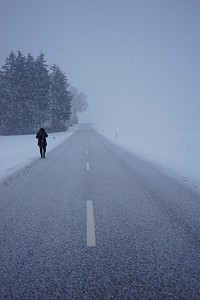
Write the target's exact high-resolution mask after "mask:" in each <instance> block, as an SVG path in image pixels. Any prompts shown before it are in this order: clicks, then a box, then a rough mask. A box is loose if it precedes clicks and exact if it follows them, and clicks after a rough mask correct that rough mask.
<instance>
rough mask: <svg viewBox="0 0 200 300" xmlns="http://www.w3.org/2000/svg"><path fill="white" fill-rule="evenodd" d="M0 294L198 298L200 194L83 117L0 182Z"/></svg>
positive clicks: (5, 296)
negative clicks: (43, 156)
mask: <svg viewBox="0 0 200 300" xmlns="http://www.w3.org/2000/svg"><path fill="white" fill-rule="evenodd" d="M38 157H39V153H38ZM0 299H12V300H13V299H20V300H23V299H28V300H32V299H42V300H43V299H70V300H73V299H87V300H89V299H92V300H98V299H100V300H101V299H114V300H118V299H120V300H123V299H130V300H137V299H142V300H143V299H144V300H146V299H155V300H159V299H162V300H163V299H181V300H182V299H186V300H193V299H196V300H199V299H200V196H199V195H198V194H195V193H194V192H192V191H190V190H189V189H187V188H186V187H184V186H182V185H181V184H179V183H177V182H175V181H174V180H172V179H170V178H169V177H167V176H165V175H163V174H161V173H159V171H158V170H156V169H154V168H153V167H152V166H150V165H148V163H146V162H144V161H141V160H139V159H138V158H137V157H134V156H133V155H131V154H129V153H127V152H125V151H123V150H122V149H120V148H118V147H116V146H115V145H113V144H111V143H109V142H108V141H106V140H105V139H104V138H102V137H101V136H99V135H98V134H97V133H96V132H95V131H93V130H91V129H90V128H89V127H88V126H82V127H81V128H80V130H78V131H76V133H75V134H74V135H72V136H71V137H70V138H69V139H68V140H66V142H64V143H63V144H62V145H60V146H59V147H58V148H56V149H55V150H54V151H51V152H49V153H48V148H47V155H46V159H40V158H38V159H37V160H36V161H35V162H34V163H32V164H30V165H29V166H27V167H25V168H23V169H22V170H20V171H19V172H17V173H15V174H14V175H12V176H10V177H9V178H6V179H4V180H3V181H1V182H0Z"/></svg>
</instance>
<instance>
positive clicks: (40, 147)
mask: <svg viewBox="0 0 200 300" xmlns="http://www.w3.org/2000/svg"><path fill="white" fill-rule="evenodd" d="M40 155H41V158H42V147H40Z"/></svg>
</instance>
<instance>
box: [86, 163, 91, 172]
mask: <svg viewBox="0 0 200 300" xmlns="http://www.w3.org/2000/svg"><path fill="white" fill-rule="evenodd" d="M85 167H86V170H87V171H88V170H89V169H90V163H89V162H86V166H85Z"/></svg>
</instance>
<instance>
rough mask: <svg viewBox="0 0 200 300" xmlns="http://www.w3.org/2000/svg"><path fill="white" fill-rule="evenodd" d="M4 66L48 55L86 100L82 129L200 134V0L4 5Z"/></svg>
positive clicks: (0, 17)
mask: <svg viewBox="0 0 200 300" xmlns="http://www.w3.org/2000/svg"><path fill="white" fill-rule="evenodd" d="M0 6H1V9H0V43H1V56H0V63H1V66H2V65H3V64H4V62H5V58H6V57H7V56H8V55H9V54H10V52H11V51H14V52H17V51H18V50H20V51H22V53H23V54H24V55H27V53H28V52H30V53H31V54H32V55H33V56H37V55H38V54H39V53H40V52H41V51H42V52H43V53H44V54H45V57H46V60H47V64H49V65H52V64H53V63H56V64H58V65H59V66H60V67H61V69H62V70H63V71H64V72H65V73H66V75H67V77H68V80H69V82H70V83H71V84H72V85H73V86H75V87H77V88H78V89H79V90H80V91H82V92H84V93H85V94H87V96H88V98H87V101H88V102H89V105H90V109H89V110H88V111H87V112H86V113H84V114H82V115H81V116H80V121H82V122H93V123H95V124H98V126H100V127H101V126H102V128H103V127H104V128H105V127H106V126H110V124H111V125H112V127H115V126H116V130H118V128H121V129H124V130H126V129H127V128H131V129H132V130H133V132H137V133H141V134H142V133H144V132H145V133H147V132H148V133H151V132H156V131H159V132H163V133H165V132H171V131H173V132H174V131H177V132H182V131H187V132H194V131H199V125H200V121H199V111H200V99H199V96H200V82H199V81H200V55H199V53H200V2H199V0H187V1H186V0H167V1H160V0H142V1H141V0H130V1H129V0H125V1H118V0H110V1H107V0H102V1H98V0H71V1H70V0H58V1H53V0H42V1H41V0H34V1H31V0H20V1H16V0H8V1H7V0H0Z"/></svg>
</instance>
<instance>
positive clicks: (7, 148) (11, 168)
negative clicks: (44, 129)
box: [0, 127, 76, 180]
mask: <svg viewBox="0 0 200 300" xmlns="http://www.w3.org/2000/svg"><path fill="white" fill-rule="evenodd" d="M75 130H76V127H71V128H70V129H69V130H68V131H67V132H58V133H49V134H48V138H47V155H48V152H50V151H51V150H53V149H54V148H56V147H57V146H58V145H60V144H61V143H62V142H64V141H65V140H66V139H67V138H69V137H70V136H71V135H72V134H73V133H74V132H75ZM35 136H36V134H33V135H16V136H0V180H2V179H4V178H6V177H7V176H9V175H11V174H13V173H15V172H16V171H18V170H19V169H21V168H23V167H24V166H26V165H27V164H29V163H31V162H33V161H34V160H36V159H38V158H39V148H38V146H37V139H36V137H35Z"/></svg>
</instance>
